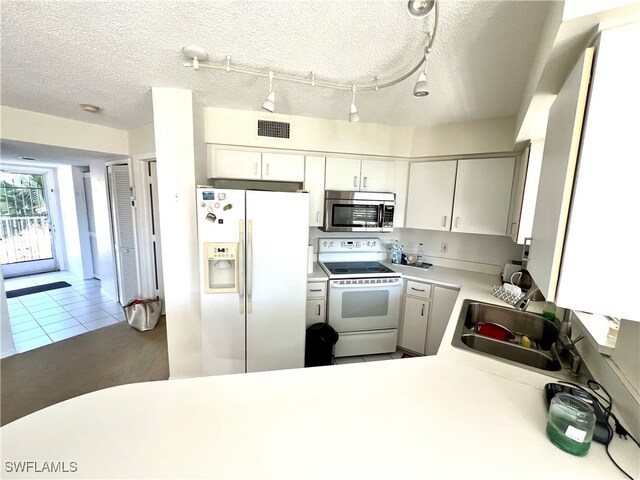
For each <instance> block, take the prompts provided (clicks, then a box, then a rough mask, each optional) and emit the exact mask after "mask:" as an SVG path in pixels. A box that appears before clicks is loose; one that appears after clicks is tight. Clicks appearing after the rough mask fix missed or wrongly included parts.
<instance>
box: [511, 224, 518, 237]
mask: <svg viewBox="0 0 640 480" xmlns="http://www.w3.org/2000/svg"><path fill="white" fill-rule="evenodd" d="M517 224H518V222H512V223H511V230H510V233H509V235H513V227H515V226H516V225H517Z"/></svg>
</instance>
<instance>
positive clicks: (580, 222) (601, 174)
mask: <svg viewBox="0 0 640 480" xmlns="http://www.w3.org/2000/svg"><path fill="white" fill-rule="evenodd" d="M638 45H640V24H638V23H636V24H631V25H626V26H624V27H618V28H612V29H609V30H605V31H604V32H602V34H601V38H600V43H599V45H598V51H597V54H596V59H595V66H594V72H593V78H592V80H591V90H590V92H589V105H588V113H587V116H586V118H585V121H584V127H583V130H582V144H581V146H580V160H579V163H578V172H577V174H576V181H575V182H574V185H573V197H572V200H571V212H570V216H569V225H568V229H567V235H566V237H565V240H564V249H563V254H562V265H561V270H560V281H559V285H558V293H557V298H556V303H557V304H558V305H559V306H561V307H567V308H570V309H576V310H584V311H587V312H594V313H599V314H602V315H611V316H615V317H620V318H624V319H626V320H636V321H640V304H639V303H638V293H637V291H638V266H640V261H639V260H638V253H637V250H638V230H639V227H640V220H639V218H640V217H639V216H638V208H639V207H640V189H639V188H638V186H639V185H638V184H639V183H640V161H639V160H640V157H639V156H638V145H637V143H638V120H637V115H638V110H639V109H640V96H638V84H639V83H640V69H638V67H637V61H636V67H635V68H629V64H628V61H627V60H628V59H629V58H632V57H634V56H635V55H637V48H638ZM545 161H546V159H545ZM624 323H626V322H624ZM624 333H627V332H626V331H625V332H624ZM628 333H629V334H632V331H630V330H629V331H628ZM638 333H639V332H638V330H636V334H635V345H636V347H635V348H636V351H635V352H634V353H632V351H631V350H627V354H628V355H629V356H631V355H635V359H636V363H635V365H636V367H635V373H634V374H635V379H636V382H637V381H638V379H639V378H640V374H639V372H640V370H638V351H637V348H638V347H637V345H638V340H639V338H640V335H639V334H638ZM621 337H624V334H623V328H622V326H621V328H620V333H619V334H618V341H617V342H618V344H617V345H616V351H615V354H617V353H618V347H619V344H620V343H622V342H621ZM631 344H632V343H631V341H630V343H629V344H628V345H629V346H631ZM620 353H621V354H622V352H620ZM615 354H614V355H615ZM627 358H632V357H627ZM627 365H629V366H631V361H628V362H627ZM630 378H631V377H630ZM636 386H637V383H636Z"/></svg>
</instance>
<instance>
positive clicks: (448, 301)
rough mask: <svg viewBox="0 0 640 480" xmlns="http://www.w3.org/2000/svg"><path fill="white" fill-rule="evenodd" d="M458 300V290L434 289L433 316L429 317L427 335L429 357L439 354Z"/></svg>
mask: <svg viewBox="0 0 640 480" xmlns="http://www.w3.org/2000/svg"><path fill="white" fill-rule="evenodd" d="M457 298H458V290H452V289H450V288H443V287H433V300H432V305H431V316H430V317H429V332H428V334H427V352H426V353H427V355H435V354H436V353H438V348H440V343H441V342H442V337H443V336H444V331H445V330H446V329H447V325H448V324H449V318H450V317H451V312H453V306H454V305H455V303H456V299H457Z"/></svg>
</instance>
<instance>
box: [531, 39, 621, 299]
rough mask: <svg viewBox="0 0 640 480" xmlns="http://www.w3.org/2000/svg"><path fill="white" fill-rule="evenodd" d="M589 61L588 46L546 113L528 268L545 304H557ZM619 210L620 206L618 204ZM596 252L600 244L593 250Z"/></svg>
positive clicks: (589, 67) (591, 54) (596, 193)
mask: <svg viewBox="0 0 640 480" xmlns="http://www.w3.org/2000/svg"><path fill="white" fill-rule="evenodd" d="M592 60H593V48H589V49H587V50H586V51H585V53H584V54H583V55H582V57H581V58H580V60H579V61H578V63H577V65H576V66H575V67H574V68H573V70H572V71H571V73H570V75H569V77H568V78H567V80H566V82H565V83H564V85H563V87H562V88H561V89H560V92H559V93H558V96H557V97H556V99H555V101H554V102H553V105H552V106H551V110H550V111H549V121H548V123H547V135H546V137H545V145H544V155H543V160H542V170H541V172H540V184H539V187H538V199H537V203H536V211H535V217H534V222H533V231H532V234H531V236H532V240H531V248H530V250H529V261H528V265H527V270H529V273H531V276H532V277H533V279H534V280H535V282H536V285H537V286H538V288H539V289H540V291H541V292H542V294H543V295H544V297H545V298H546V299H547V300H549V301H556V289H557V285H558V274H559V271H560V262H561V259H562V249H563V247H564V237H565V233H566V227H567V218H568V215H569V207H570V203H571V193H572V189H573V181H574V177H575V171H576V165H577V161H578V148H579V145H580V135H581V131H582V120H583V118H584V114H585V109H586V103H587V93H588V90H589V78H590V76H591V65H592ZM612 87H613V86H612ZM614 88H615V87H614ZM592 193H593V194H594V195H596V196H597V197H598V198H602V197H604V195H602V194H601V193H600V192H592ZM620 207H622V208H624V206H623V205H621V206H620ZM601 248H602V245H600V246H599V247H598V248H597V250H600V249H601ZM597 250H596V251H597ZM585 260H586V259H585ZM603 278H604V277H603Z"/></svg>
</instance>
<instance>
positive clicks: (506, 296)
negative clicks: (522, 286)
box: [491, 285, 525, 305]
mask: <svg viewBox="0 0 640 480" xmlns="http://www.w3.org/2000/svg"><path fill="white" fill-rule="evenodd" d="M491 295H493V296H494V297H496V298H498V299H500V300H502V301H503V302H506V303H508V304H509V305H515V304H516V303H518V302H519V301H520V300H521V299H522V298H524V296H525V294H520V295H515V294H513V293H511V292H510V291H508V290H507V289H505V288H504V286H503V285H494V286H493V288H492V289H491Z"/></svg>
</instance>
